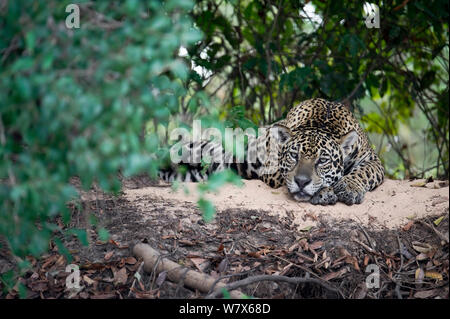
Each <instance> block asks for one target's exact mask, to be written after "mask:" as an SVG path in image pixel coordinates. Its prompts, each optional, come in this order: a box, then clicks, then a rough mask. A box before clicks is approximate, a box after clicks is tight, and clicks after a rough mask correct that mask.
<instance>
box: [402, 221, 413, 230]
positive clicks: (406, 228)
mask: <svg viewBox="0 0 450 319" xmlns="http://www.w3.org/2000/svg"><path fill="white" fill-rule="evenodd" d="M413 225H414V220H411V221H409V222H408V223H407V224H406V225H405V226H403V228H402V229H403V230H404V231H408V230H410V229H411V227H412V226H413Z"/></svg>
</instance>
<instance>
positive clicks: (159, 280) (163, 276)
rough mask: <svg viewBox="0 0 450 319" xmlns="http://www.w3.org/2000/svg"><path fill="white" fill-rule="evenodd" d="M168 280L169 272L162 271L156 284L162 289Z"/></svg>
mask: <svg viewBox="0 0 450 319" xmlns="http://www.w3.org/2000/svg"><path fill="white" fill-rule="evenodd" d="M166 278H167V271H161V272H160V273H159V275H158V278H156V281H155V282H156V284H157V285H158V287H161V285H162V284H163V283H164V281H166Z"/></svg>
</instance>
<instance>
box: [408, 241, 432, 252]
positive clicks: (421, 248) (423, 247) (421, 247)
mask: <svg viewBox="0 0 450 319" xmlns="http://www.w3.org/2000/svg"><path fill="white" fill-rule="evenodd" d="M412 247H413V248H414V250H416V251H418V252H419V253H424V254H426V253H428V252H430V251H431V250H433V246H431V245H430V244H427V243H421V242H418V241H414V242H413V243H412Z"/></svg>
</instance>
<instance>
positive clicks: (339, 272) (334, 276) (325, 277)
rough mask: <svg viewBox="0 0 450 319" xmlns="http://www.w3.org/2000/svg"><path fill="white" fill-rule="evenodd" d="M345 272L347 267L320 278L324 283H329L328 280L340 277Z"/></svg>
mask: <svg viewBox="0 0 450 319" xmlns="http://www.w3.org/2000/svg"><path fill="white" fill-rule="evenodd" d="M346 272H347V267H343V268H341V269H339V270H338V271H335V272H330V273H328V274H325V275H323V276H321V277H320V278H322V279H323V280H325V281H329V280H332V279H335V278H339V277H341V276H342V275H343V274H345V273H346Z"/></svg>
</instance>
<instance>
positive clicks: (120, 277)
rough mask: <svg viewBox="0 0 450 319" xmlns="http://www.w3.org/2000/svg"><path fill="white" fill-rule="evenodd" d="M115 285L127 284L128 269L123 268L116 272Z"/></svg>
mask: <svg viewBox="0 0 450 319" xmlns="http://www.w3.org/2000/svg"><path fill="white" fill-rule="evenodd" d="M113 274H114V285H125V284H126V283H127V279H128V276H127V269H126V268H121V269H120V270H119V271H114V270H113Z"/></svg>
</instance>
